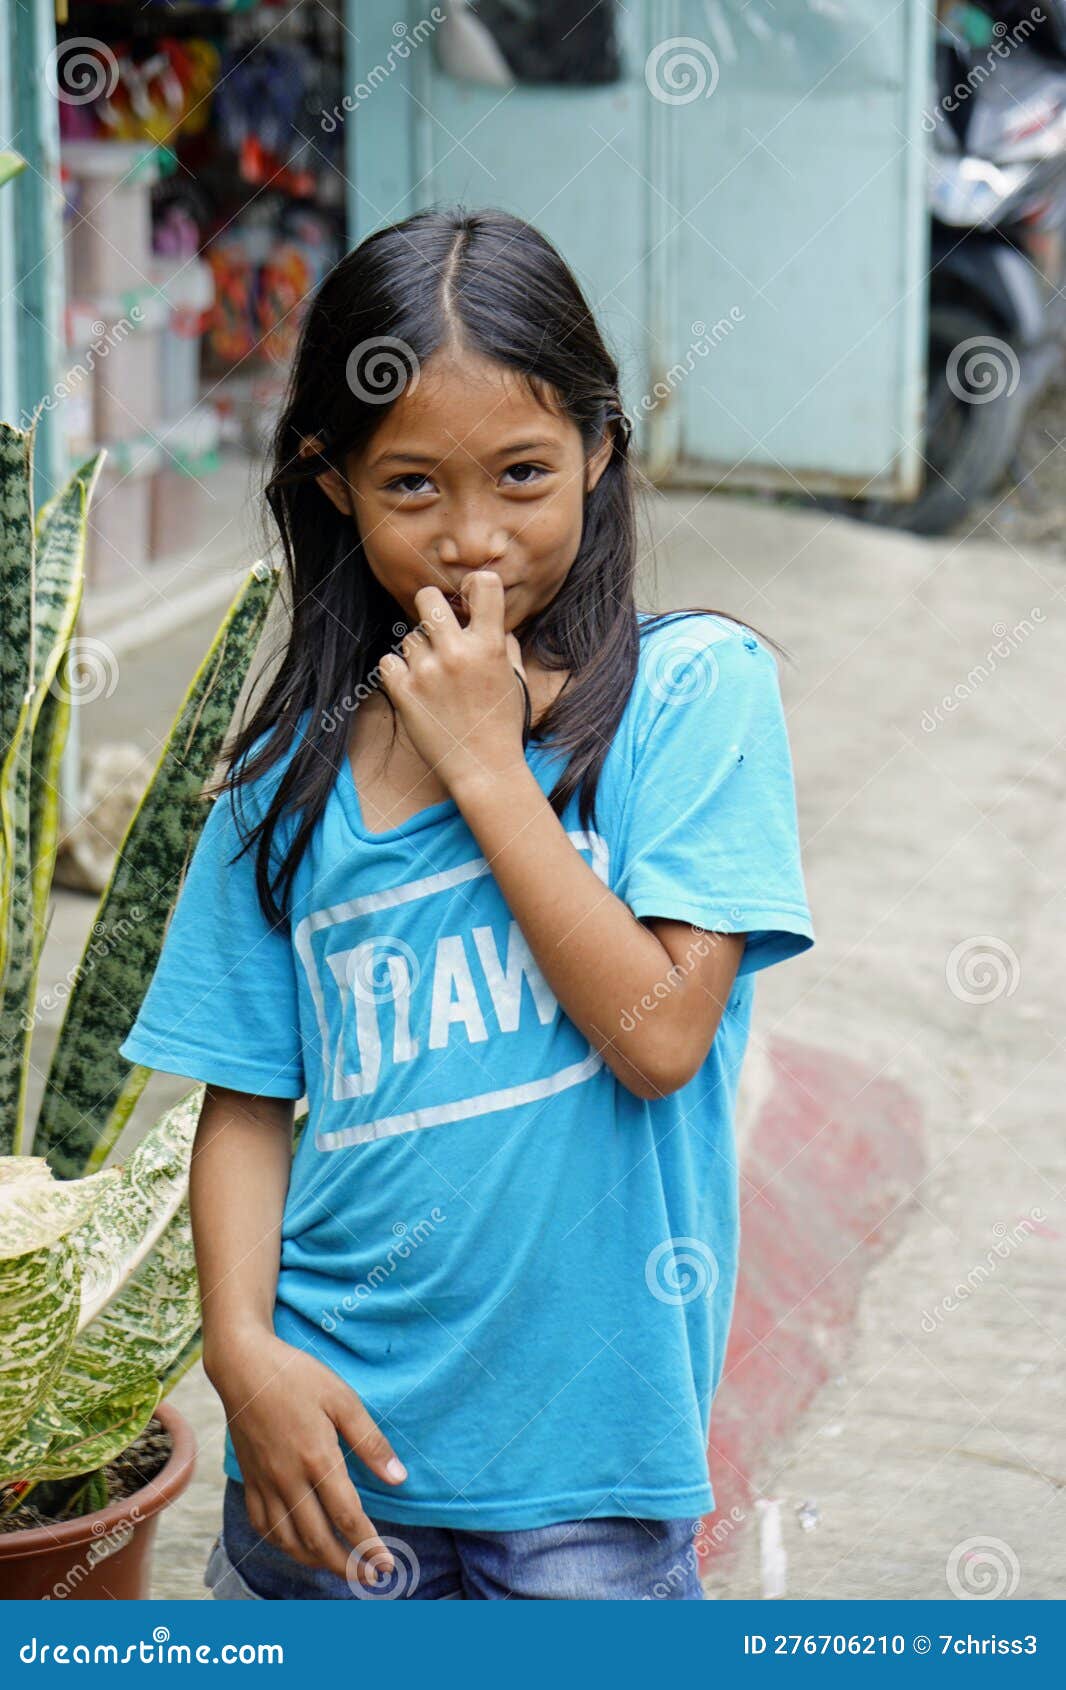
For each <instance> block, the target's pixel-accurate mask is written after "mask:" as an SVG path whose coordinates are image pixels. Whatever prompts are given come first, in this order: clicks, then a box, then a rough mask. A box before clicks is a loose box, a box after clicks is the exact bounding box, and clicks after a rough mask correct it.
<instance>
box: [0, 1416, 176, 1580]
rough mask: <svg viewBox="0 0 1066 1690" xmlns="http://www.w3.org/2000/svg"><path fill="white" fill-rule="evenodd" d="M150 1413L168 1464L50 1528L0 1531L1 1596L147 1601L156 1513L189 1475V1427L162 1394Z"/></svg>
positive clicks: (38, 1527) (169, 1500) (172, 1498)
mask: <svg viewBox="0 0 1066 1690" xmlns="http://www.w3.org/2000/svg"><path fill="white" fill-rule="evenodd" d="M155 1418H156V1419H157V1420H159V1421H160V1422H161V1423H162V1425H163V1426H165V1428H166V1430H167V1431H168V1432H169V1433H170V1436H171V1438H172V1440H173V1448H172V1449H171V1452H170V1456H169V1458H168V1460H167V1462H166V1465H165V1466H164V1467H162V1468H161V1469H160V1471H159V1472H158V1473H157V1474H156V1476H155V1478H154V1479H151V1480H150V1481H149V1482H148V1484H146V1485H142V1487H141V1489H140V1490H138V1491H135V1492H134V1493H133V1495H132V1496H127V1497H123V1498H122V1499H121V1501H119V1502H112V1503H110V1504H109V1505H108V1507H106V1508H98V1509H96V1511H95V1512H94V1513H92V1514H83V1515H82V1516H81V1517H80V1518H79V1519H77V1520H63V1521H61V1522H60V1523H59V1524H57V1525H54V1526H30V1527H27V1529H26V1530H25V1531H17V1532H0V1595H2V1596H3V1597H5V1598H8V1599H10V1600H14V1599H15V1598H17V1597H18V1598H23V1599H26V1598H29V1599H31V1600H37V1601H49V1600H52V1601H61V1600H70V1599H71V1598H76V1599H80V1600H82V1601H97V1602H100V1601H105V1602H106V1601H117V1600H120V1599H121V1600H124V1601H129V1600H130V1599H133V1600H134V1601H144V1600H146V1599H147V1597H148V1581H149V1575H150V1573H151V1566H152V1544H153V1541H154V1539H155V1528H156V1523H157V1521H158V1518H159V1514H160V1512H161V1510H162V1509H164V1508H165V1507H166V1506H167V1504H168V1503H170V1502H173V1501H174V1499H175V1498H176V1497H179V1496H180V1495H181V1493H182V1491H183V1490H184V1489H185V1487H186V1486H187V1485H188V1483H189V1480H190V1479H191V1478H192V1476H193V1470H194V1468H195V1466H196V1443H195V1440H194V1438H193V1433H192V1427H191V1426H190V1425H189V1423H188V1421H187V1420H186V1419H185V1418H184V1416H183V1415H181V1414H179V1413H178V1410H177V1409H176V1408H175V1407H174V1405H173V1404H172V1403H170V1402H168V1401H167V1399H166V1398H165V1397H164V1399H163V1401H162V1402H161V1403H159V1405H158V1406H157V1408H156V1409H155Z"/></svg>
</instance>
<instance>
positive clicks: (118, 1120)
mask: <svg viewBox="0 0 1066 1690" xmlns="http://www.w3.org/2000/svg"><path fill="white" fill-rule="evenodd" d="M276 584H277V572H276V571H275V570H273V569H271V568H268V567H267V566H266V565H265V564H261V565H256V567H255V569H253V571H252V572H251V574H250V576H249V578H248V581H247V582H246V583H245V585H244V586H243V587H242V589H241V591H240V592H239V593H238V595H237V597H236V598H235V600H234V602H233V604H232V606H231V607H230V610H229V612H228V614H227V616H226V619H225V621H224V622H223V624H222V627H221V629H220V630H219V633H218V635H217V636H216V638H215V641H214V643H213V645H212V647H211V650H210V651H209V652H208V654H207V657H206V658H205V659H204V661H203V663H202V664H201V666H200V669H199V671H198V673H197V675H196V678H195V680H194V681H193V683H192V686H191V687H190V689H189V692H188V694H187V696H186V699H185V703H184V705H183V706H182V709H181V711H180V713H179V716H178V718H177V721H176V723H175V725H174V727H173V729H172V730H171V734H170V738H169V739H168V741H167V745H166V749H165V751H164V753H163V756H162V758H161V760H160V763H159V765H158V767H157V769H156V773H155V775H154V777H153V779H152V781H151V782H150V784H149V786H148V789H147V791H146V792H145V794H144V796H143V798H142V799H141V803H140V805H139V807H138V809H137V812H136V814H135V815H134V817H133V820H132V821H131V823H130V826H129V829H128V831H127V834H126V837H125V839H124V840H123V842H122V846H121V848H120V850H119V854H118V857H117V859H116V862H115V867H114V870H113V873H112V876H111V880H110V882H109V884H108V887H107V889H106V891H105V892H104V895H103V898H102V900H101V903H100V906H99V909H98V911H97V919H96V921H95V922H94V923H93V934H92V938H91V943H90V945H87V946H86V950H85V953H84V954H83V957H82V960H81V964H80V968H79V973H78V977H77V980H76V983H75V986H74V989H73V991H72V992H71V995H70V998H69V1001H68V1004H67V1012H66V1016H65V1018H64V1022H63V1026H62V1029H61V1031H60V1035H59V1042H58V1044H57V1047H56V1052H55V1055H54V1057H53V1060H52V1067H51V1071H50V1073H49V1076H48V1083H47V1086H46V1088H45V1095H44V1102H43V1104H42V1107H41V1113H40V1118H39V1120H38V1124H37V1132H36V1136H35V1139H34V1142H33V1145H32V1147H31V1148H32V1149H33V1150H34V1151H35V1152H36V1153H37V1154H39V1155H47V1156H48V1157H49V1160H50V1161H51V1162H52V1165H53V1167H54V1168H55V1169H56V1171H57V1172H58V1173H59V1174H61V1175H64V1176H66V1177H75V1176H77V1175H78V1174H81V1173H83V1172H87V1171H91V1170H92V1169H93V1168H95V1167H99V1166H100V1165H101V1164H102V1163H103V1161H104V1160H105V1159H106V1157H107V1155H108V1153H109V1151H110V1150H111V1147H112V1146H113V1144H114V1143H115V1141H116V1139H117V1138H118V1135H119V1134H120V1132H121V1131H122V1128H123V1127H124V1125H125V1123H126V1121H127V1120H128V1119H129V1116H130V1114H131V1112H132V1110H133V1106H134V1104H135V1102H136V1100H137V1098H138V1097H139V1096H140V1093H141V1092H142V1090H143V1089H144V1085H145V1082H146V1080H147V1077H148V1070H147V1069H145V1068H141V1067H138V1066H134V1065H133V1064H131V1063H129V1062H127V1061H126V1060H125V1058H124V1057H121V1056H120V1055H119V1053H118V1047H119V1045H120V1044H121V1042H122V1040H123V1039H124V1038H125V1036H126V1034H127V1032H128V1031H129V1029H130V1027H131V1026H132V1025H133V1022H134V1020H135V1019H136V1016H137V1012H138V1010H139V1009H140V1006H141V1001H142V999H143V997H144V994H145V992H146V991H147V989H148V983H149V981H150V979H151V977H152V973H153V970H154V968H155V964H156V961H157V959H158V956H159V950H160V946H161V944H162V941H163V934H164V930H165V927H166V921H167V917H168V915H169V913H170V910H171V908H172V906H173V904H174V901H175V898H176V896H177V893H178V889H179V885H180V881H181V876H182V874H183V873H184V870H185V868H186V865H187V862H188V859H189V857H190V855H191V853H192V850H193V848H194V846H195V844H196V841H197V839H198V838H199V835H200V830H201V829H202V827H203V825H204V822H205V821H206V819H207V805H206V804H205V803H204V802H203V800H202V799H201V797H200V792H201V789H202V787H203V784H204V782H205V781H206V780H207V778H208V777H209V776H210V775H211V774H212V772H213V771H214V768H215V765H216V763H217V760H218V757H219V754H220V751H221V747H222V744H223V741H224V739H225V736H226V732H227V730H228V728H229V725H230V720H231V718H232V715H233V710H234V707H235V705H236V701H237V697H238V695H239V693H240V689H241V686H242V684H243V681H244V678H245V675H246V673H247V670H248V667H249V665H250V663H251V660H252V657H253V655H254V652H255V648H256V646H257V644H258V641H259V636H260V633H261V631H262V627H263V622H264V620H265V618H266V614H267V611H268V609H269V607H270V602H271V599H272V598H273V595H274V591H275V587H276Z"/></svg>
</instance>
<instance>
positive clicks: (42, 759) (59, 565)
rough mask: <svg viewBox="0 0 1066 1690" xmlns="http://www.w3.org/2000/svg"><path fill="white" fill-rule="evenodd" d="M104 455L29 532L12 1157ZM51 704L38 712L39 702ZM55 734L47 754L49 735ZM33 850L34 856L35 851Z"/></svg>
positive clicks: (12, 1021)
mask: <svg viewBox="0 0 1066 1690" xmlns="http://www.w3.org/2000/svg"><path fill="white" fill-rule="evenodd" d="M101 459H102V454H98V455H97V457H96V459H94V460H92V461H91V462H90V463H89V464H87V465H84V466H83V469H82V471H81V472H78V471H75V473H74V474H73V475H72V476H71V478H70V480H69V481H68V482H67V484H66V486H65V487H64V488H63V489H62V491H61V492H60V493H59V494H58V495H57V497H55V498H54V499H52V500H50V501H49V504H48V506H47V507H46V509H45V511H44V512H43V513H42V517H41V518H39V519H38V521H37V523H36V525H35V533H34V550H35V563H34V581H33V636H34V637H33V672H32V676H31V692H30V694H29V697H28V699H27V712H28V713H27V716H26V719H25V722H24V725H23V736H22V742H21V746H22V750H21V754H20V755H19V757H18V758H17V759H16V761H15V763H14V765H13V775H12V782H13V784H12V795H11V812H12V815H13V817H14V818H15V822H14V852H15V879H14V882H13V884H12V887H11V909H10V912H9V921H8V933H9V941H10V950H9V954H8V966H7V972H6V975H5V978H4V983H3V987H2V988H0V1121H2V1122H4V1123H5V1133H7V1134H10V1136H11V1139H12V1143H13V1148H14V1150H15V1151H16V1152H20V1151H21V1150H22V1149H23V1138H24V1136H25V1101H26V1082H27V1076H28V1070H29V1060H30V1041H31V1038H32V1035H33V1024H34V1018H33V1008H34V997H35V989H36V979H37V969H38V964H39V961H40V953H41V944H42V941H43V937H44V927H45V915H46V908H47V897H48V889H49V886H50V884H51V868H52V860H53V859H54V853H55V826H54V816H53V823H52V827H51V830H50V839H49V836H48V832H46V834H45V836H44V837H43V838H38V839H37V841H36V842H35V841H34V837H33V835H34V820H35V818H36V820H37V822H38V826H40V825H41V823H45V824H47V821H48V813H49V811H50V810H51V811H54V809H55V806H56V803H57V800H58V794H57V792H56V782H55V774H56V773H57V768H58V761H59V757H60V755H61V753H62V736H63V735H64V734H65V728H66V720H67V718H66V716H65V713H64V711H63V708H62V701H61V700H55V699H54V698H53V695H52V691H51V689H52V688H53V687H54V686H55V684H56V677H57V673H58V671H59V670H60V668H61V667H62V668H63V670H64V672H65V670H66V665H67V658H68V653H69V647H70V640H71V637H72V635H73V632H74V625H75V622H76V619H77V614H78V607H79V605H80V603H81V595H82V583H83V578H84V554H85V525H86V512H87V508H88V495H89V492H90V491H91V488H92V485H93V482H94V481H95V478H96V474H97V472H98V470H99V465H100V461H101ZM46 699H47V700H49V701H50V705H51V703H55V704H56V705H57V709H53V708H51V707H49V708H47V709H45V708H44V701H45V700H46ZM57 732H58V734H59V743H58V744H57V745H53V744H52V743H50V742H49V741H48V739H46V737H45V736H46V735H48V734H51V735H52V736H53V737H54V736H56V734H57ZM35 845H36V847H37V849H36V851H35Z"/></svg>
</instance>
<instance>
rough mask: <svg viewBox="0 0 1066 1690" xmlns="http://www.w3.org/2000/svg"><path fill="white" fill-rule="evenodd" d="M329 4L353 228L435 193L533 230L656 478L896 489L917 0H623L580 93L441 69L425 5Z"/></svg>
mask: <svg viewBox="0 0 1066 1690" xmlns="http://www.w3.org/2000/svg"><path fill="white" fill-rule="evenodd" d="M350 7H351V15H350V20H349V21H350V24H351V35H350V37H349V64H348V75H349V85H350V86H349V96H348V103H347V107H346V111H347V118H346V124H345V133H346V146H347V157H348V175H349V181H350V198H349V210H350V215H349V230H350V236H351V238H352V239H353V241H355V240H359V239H361V238H362V237H363V236H364V235H366V234H368V233H369V232H370V231H371V230H372V229H374V228H377V227H379V226H381V225H382V224H384V223H387V222H392V221H395V220H396V219H398V218H400V217H403V216H405V215H406V214H407V213H409V212H411V211H413V210H416V209H417V208H418V207H420V206H423V205H428V204H431V203H445V202H456V201H461V202H462V203H464V204H466V205H468V206H475V205H480V204H494V205H504V206H506V207H507V208H508V209H509V210H512V211H514V212H517V213H518V214H519V215H521V216H524V217H526V218H528V219H529V220H530V221H531V222H533V223H535V224H536V225H537V226H538V227H539V228H541V229H542V230H543V231H544V233H545V234H547V235H548V236H549V237H550V238H551V239H552V240H554V241H555V242H556V244H557V245H558V246H559V247H560V248H561V250H562V252H563V254H564V256H565V257H566V258H567V260H568V261H569V262H570V264H571V265H572V266H573V268H574V269H575V271H576V273H577V275H578V277H579V279H580V280H581V282H582V284H583V286H584V287H585V289H586V291H587V293H588V295H589V296H590V299H591V301H592V303H593V305H594V307H595V309H596V311H597V313H598V314H599V315H600V318H601V320H602V321H603V323H604V324H605V327H606V329H607V331H608V333H609V335H610V337H611V340H612V344H613V347H614V350H615V352H616V355H617V356H618V359H619V362H620V364H621V367H622V370H623V378H624V398H625V402H626V405H627V408H628V409H629V411H630V414H631V415H632V416H633V419H634V423H635V426H636V439H637V445H638V447H639V448H640V449H641V451H642V452H643V454H644V455H645V458H646V461H647V464H648V467H649V470H650V472H651V473H652V474H653V475H655V476H656V477H657V478H658V479H660V480H661V481H664V482H675V483H679V482H686V483H695V484H697V485H716V484H718V483H719V482H720V481H726V482H731V483H735V484H740V485H770V486H780V487H785V488H789V487H791V488H794V489H795V488H798V487H799V486H800V485H802V486H803V487H805V488H809V489H814V490H834V491H841V492H851V493H857V492H860V491H865V492H868V493H874V492H876V493H878V494H880V495H885V496H892V495H896V496H907V495H909V494H911V493H913V492H914V491H916V489H917V485H918V477H919V471H920V456H919V453H920V446H921V432H920V430H921V416H922V407H923V399H924V369H925V286H924V282H925V273H926V252H927V240H928V219H927V212H926V206H925V185H924V153H925V146H924V143H925V134H924V131H923V129H922V121H921V120H922V114H923V111H924V110H925V109H926V108H927V107H928V104H929V101H930V88H931V78H932V11H931V8H929V7H928V6H927V5H926V4H925V0H902V3H901V4H898V5H896V6H894V7H886V6H884V5H883V4H881V3H880V0H839V3H838V4H834V5H833V6H832V7H828V6H825V5H822V4H818V5H815V4H808V3H805V0H793V4H792V5H790V6H788V7H782V6H780V5H779V4H778V5H776V6H771V5H770V0H708V3H707V4H703V5H700V4H696V3H695V0H649V3H648V4H646V5H644V6H642V7H621V6H619V7H618V8H617V12H616V17H617V28H618V31H619V36H620V45H621V49H622V58H623V64H624V75H623V79H622V80H621V81H619V82H616V83H614V84H610V85H607V86H603V87H596V86H589V87H576V88H575V87H568V86H545V85H541V84H528V85H522V84H521V83H519V84H517V85H516V86H513V87H510V88H501V87H500V86H490V85H485V84H483V83H481V82H478V81H474V80H468V79H466V78H465V77H460V76H456V75H454V74H451V72H450V71H449V70H446V69H445V68H444V64H446V63H448V62H449V59H450V58H454V55H453V54H452V55H450V54H449V53H447V52H443V51H442V41H444V39H445V36H444V32H445V31H446V30H447V29H448V28H450V27H451V25H450V24H448V23H447V22H445V21H444V14H445V8H443V7H439V8H433V9H432V10H431V11H427V10H425V9H422V8H419V7H417V6H412V7H410V8H409V9H408V11H407V12H406V15H404V13H403V11H402V9H401V8H397V7H391V8H385V7H377V6H374V5H361V6H360V5H356V4H354V0H350ZM452 10H453V11H454V8H452ZM398 15H399V16H400V17H401V19H403V20H404V21H402V22H401V23H399V24H398V23H397V21H396V20H397V16H398Z"/></svg>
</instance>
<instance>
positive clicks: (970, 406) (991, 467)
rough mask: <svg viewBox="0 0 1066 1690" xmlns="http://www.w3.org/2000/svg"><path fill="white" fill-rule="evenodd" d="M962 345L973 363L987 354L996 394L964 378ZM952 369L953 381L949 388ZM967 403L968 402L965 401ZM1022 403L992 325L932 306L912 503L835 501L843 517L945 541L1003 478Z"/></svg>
mask: <svg viewBox="0 0 1066 1690" xmlns="http://www.w3.org/2000/svg"><path fill="white" fill-rule="evenodd" d="M967 342H975V343H978V344H977V345H975V347H974V354H975V361H976V360H979V359H980V350H981V347H988V348H989V350H990V353H991V359H992V366H991V367H992V370H993V379H994V380H998V376H999V373H1000V370H1001V369H1002V371H1003V372H1004V374H1005V377H1006V379H1005V380H1004V381H1003V382H1002V383H1000V385H1001V388H1002V390H1001V391H999V392H996V393H995V395H994V396H992V397H988V396H987V395H986V393H985V391H984V389H983V388H982V385H981V382H980V380H977V381H974V380H973V379H972V378H967V376H966V375H965V373H964V361H962V362H960V361H959V360H958V359H957V356H956V354H957V349H958V348H959V347H960V346H963V345H964V344H965V343H967ZM953 369H954V375H953V376H952V378H951V379H950V380H949V375H951V372H952V370H953ZM968 393H969V394H972V395H973V397H967V394H968ZM1026 403H1027V401H1026V396H1025V392H1024V384H1023V382H1022V380H1021V368H1020V361H1019V359H1018V355H1017V353H1016V352H1015V351H1014V349H1013V347H1011V345H1010V343H1009V341H1007V340H1005V339H1004V337H1003V333H1002V328H1001V325H1000V324H999V323H998V322H996V321H995V319H994V318H992V317H988V316H985V315H983V314H982V313H981V312H979V311H975V310H973V309H972V308H971V307H968V306H965V305H957V304H954V303H952V304H947V303H945V304H937V303H936V302H935V301H934V303H933V304H932V305H931V306H930V310H929V368H928V387H927V397H926V440H925V450H924V452H923V477H922V489H921V492H920V493H919V494H918V497H917V498H916V499H912V500H909V501H900V500H896V499H835V500H833V501H832V502H831V503H832V508H833V509H834V510H835V511H837V512H839V514H841V515H843V516H852V517H857V518H858V519H859V520H860V521H862V522H873V523H879V524H880V525H881V526H883V527H885V528H899V529H903V530H905V531H907V532H909V533H912V534H945V533H947V532H948V531H949V530H950V529H951V528H953V527H954V526H955V525H956V523H958V522H961V520H962V519H963V517H964V516H965V515H966V513H967V511H968V510H969V509H970V507H971V506H972V505H973V504H974V503H975V501H976V500H977V499H979V498H981V497H982V496H983V495H985V494H987V493H990V492H991V491H992V490H993V489H994V488H995V487H996V486H997V485H998V484H999V482H1000V480H1001V479H1002V477H1003V475H1004V474H1005V472H1006V469H1007V466H1008V465H1009V463H1010V461H1011V459H1012V458H1013V456H1014V453H1015V451H1016V449H1017V445H1018V441H1019V439H1020V437H1021V432H1022V426H1023V424H1024V422H1025V412H1026Z"/></svg>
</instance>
